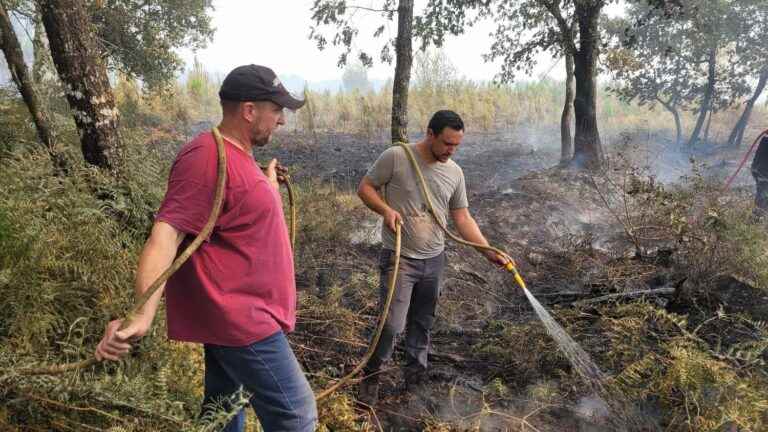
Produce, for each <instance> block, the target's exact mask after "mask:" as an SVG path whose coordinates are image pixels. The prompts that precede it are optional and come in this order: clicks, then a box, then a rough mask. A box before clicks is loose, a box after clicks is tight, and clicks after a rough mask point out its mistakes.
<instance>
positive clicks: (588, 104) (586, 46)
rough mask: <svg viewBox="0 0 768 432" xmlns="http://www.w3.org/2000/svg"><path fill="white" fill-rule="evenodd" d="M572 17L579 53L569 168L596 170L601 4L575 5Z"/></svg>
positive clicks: (584, 1) (599, 0) (583, 0)
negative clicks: (575, 26)
mask: <svg viewBox="0 0 768 432" xmlns="http://www.w3.org/2000/svg"><path fill="white" fill-rule="evenodd" d="M575 4H576V8H575V14H576V19H577V20H578V22H579V49H578V50H577V51H576V54H575V56H574V75H575V77H576V98H575V99H574V101H573V107H574V112H575V114H576V136H575V139H574V148H573V159H572V160H571V164H570V165H571V166H572V167H574V168H578V169H584V168H585V169H596V168H600V167H601V166H602V164H603V148H602V145H601V143H600V133H599V131H598V129H597V58H598V56H599V49H600V29H599V27H598V26H599V20H600V12H601V10H602V8H603V5H604V3H603V0H580V1H576V2H575Z"/></svg>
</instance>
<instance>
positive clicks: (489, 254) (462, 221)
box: [451, 207, 507, 265]
mask: <svg viewBox="0 0 768 432" xmlns="http://www.w3.org/2000/svg"><path fill="white" fill-rule="evenodd" d="M451 219H453V223H454V225H456V230H457V231H458V232H459V235H460V236H461V238H463V239H464V240H467V241H470V242H472V243H477V244H481V245H484V246H488V240H486V239H485V236H483V233H482V232H481V231H480V227H479V226H477V222H476V221H475V218H473V217H472V215H471V214H470V213H469V209H468V208H466V207H463V208H458V209H453V210H451ZM481 252H482V253H483V255H485V257H486V258H487V259H488V261H490V262H492V263H494V264H498V265H505V264H506V263H507V260H506V259H505V258H504V257H502V256H501V255H499V254H497V253H496V252H493V251H491V250H486V249H483V250H482V251H481Z"/></svg>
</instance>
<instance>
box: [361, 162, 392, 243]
mask: <svg viewBox="0 0 768 432" xmlns="http://www.w3.org/2000/svg"><path fill="white" fill-rule="evenodd" d="M357 196H359V197H360V199H361V200H362V201H363V203H364V204H365V205H366V206H367V207H368V208H369V209H371V210H373V211H375V212H376V213H378V214H380V215H381V216H382V217H383V218H384V223H385V224H386V225H387V227H389V229H391V230H392V231H395V224H396V223H402V222H403V218H402V217H401V216H400V213H398V212H396V211H395V210H394V209H392V207H390V206H389V205H388V204H387V203H386V201H384V199H383V198H382V197H381V195H379V190H378V188H377V187H376V186H374V185H373V183H372V182H371V179H370V178H368V176H363V179H362V180H360V185H359V186H358V187H357Z"/></svg>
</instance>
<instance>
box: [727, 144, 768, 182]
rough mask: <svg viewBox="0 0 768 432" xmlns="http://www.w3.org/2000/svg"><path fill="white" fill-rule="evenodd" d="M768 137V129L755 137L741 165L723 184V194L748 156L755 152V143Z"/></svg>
mask: <svg viewBox="0 0 768 432" xmlns="http://www.w3.org/2000/svg"><path fill="white" fill-rule="evenodd" d="M764 136H768V129H766V130H764V131H763V132H762V133H760V135H758V136H757V138H756V139H755V142H754V143H752V146H751V147H749V150H747V152H746V153H745V154H744V157H743V158H742V159H741V163H739V167H738V168H736V171H735V172H734V173H733V174H731V176H730V177H728V180H727V181H726V182H725V187H724V188H723V192H725V191H727V190H728V188H730V187H731V183H733V179H735V178H736V176H737V175H738V174H739V171H741V169H742V168H743V167H744V164H745V163H747V159H749V155H751V154H752V152H753V151H754V150H755V147H757V143H759V142H760V140H761V139H762V138H763V137H764Z"/></svg>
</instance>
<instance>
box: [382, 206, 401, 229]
mask: <svg viewBox="0 0 768 432" xmlns="http://www.w3.org/2000/svg"><path fill="white" fill-rule="evenodd" d="M384 224H385V225H386V226H387V227H388V228H389V229H390V230H392V232H396V231H397V228H396V226H397V225H402V224H403V217H402V216H400V213H398V212H397V211H396V210H393V209H392V208H390V209H389V210H386V211H385V212H384Z"/></svg>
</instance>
